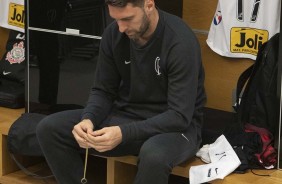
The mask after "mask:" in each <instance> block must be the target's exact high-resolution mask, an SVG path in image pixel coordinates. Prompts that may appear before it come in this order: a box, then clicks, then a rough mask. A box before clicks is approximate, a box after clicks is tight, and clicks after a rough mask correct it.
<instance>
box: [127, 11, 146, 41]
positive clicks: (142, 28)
mask: <svg viewBox="0 0 282 184" xmlns="http://www.w3.org/2000/svg"><path fill="white" fill-rule="evenodd" d="M149 27H150V21H149V18H148V16H147V15H146V14H145V12H144V15H143V18H142V24H141V26H140V28H139V31H137V32H136V33H135V34H134V35H132V36H131V37H129V38H130V39H132V40H133V41H135V42H138V40H139V39H140V38H141V37H142V36H144V34H145V33H146V32H147V31H148V30H149Z"/></svg>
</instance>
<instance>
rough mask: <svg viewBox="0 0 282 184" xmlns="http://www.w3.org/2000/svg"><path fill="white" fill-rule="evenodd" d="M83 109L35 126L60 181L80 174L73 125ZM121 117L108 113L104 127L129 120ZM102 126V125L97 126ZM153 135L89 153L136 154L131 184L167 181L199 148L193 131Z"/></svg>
mask: <svg viewBox="0 0 282 184" xmlns="http://www.w3.org/2000/svg"><path fill="white" fill-rule="evenodd" d="M81 114H82V110H69V111H63V112H59V113H55V114H51V115H49V116H47V117H46V118H44V119H43V120H42V121H41V122H40V123H39V125H38V127H37V137H38V140H39V143H40V146H41V148H42V150H43V153H44V155H45V158H46V160H47V163H48V165H49V167H50V168H51V170H52V172H53V174H54V175H55V178H56V180H57V181H58V183H60V184H79V183H81V182H80V180H81V178H82V177H83V169H84V161H83V159H82V158H81V153H84V152H85V149H83V148H80V147H79V145H78V144H77V142H76V140H75V139H74V137H73V135H72V129H73V127H74V125H76V124H77V123H79V122H80V119H81ZM132 121H133V120H132V119H130V118H126V117H124V116H118V115H116V116H110V118H107V119H106V120H105V122H104V123H103V124H104V125H106V126H111V125H117V124H119V123H120V124H122V123H130V122H132ZM100 128H102V127H100ZM192 132H193V131H191V135H190V134H188V135H187V133H185V135H183V134H182V133H180V132H175V133H163V134H158V135H155V136H153V137H151V138H149V139H147V140H144V141H136V142H129V143H121V144H120V145H118V146H117V147H116V148H114V149H113V150H110V151H107V152H103V153H100V152H98V151H96V150H94V149H89V154H95V155H102V156H125V155H138V158H139V160H138V171H137V175H136V177H135V181H134V184H167V183H168V178H169V174H170V173H171V170H172V168H173V167H174V166H176V165H178V164H180V163H182V162H184V161H186V160H187V159H189V158H191V157H193V156H194V155H195V154H196V151H197V150H198V148H199V143H197V138H196V135H194V134H195V132H194V133H192ZM187 172H188V171H187Z"/></svg>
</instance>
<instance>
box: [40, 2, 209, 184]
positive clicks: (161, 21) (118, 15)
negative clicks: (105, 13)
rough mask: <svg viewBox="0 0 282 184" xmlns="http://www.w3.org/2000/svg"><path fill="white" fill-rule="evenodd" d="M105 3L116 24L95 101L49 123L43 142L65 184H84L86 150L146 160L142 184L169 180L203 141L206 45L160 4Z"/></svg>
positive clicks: (104, 48) (104, 49)
mask: <svg viewBox="0 0 282 184" xmlns="http://www.w3.org/2000/svg"><path fill="white" fill-rule="evenodd" d="M105 2H106V3H107V5H108V8H109V13H110V16H111V17H112V18H113V19H114V20H115V21H114V22H113V23H111V24H110V25H109V26H108V27H107V28H106V30H105V32H104V34H103V36H102V38H103V39H102V41H101V46H100V51H99V59H98V64H97V70H96V75H95V76H96V77H95V81H94V85H93V88H92V90H91V93H90V96H89V100H88V103H87V105H86V107H85V108H84V109H83V110H82V109H81V110H70V111H63V112H59V113H56V114H52V115H49V116H47V117H46V118H45V119H43V120H42V121H41V122H40V124H39V125H38V127H37V136H38V139H39V142H40V145H41V147H42V150H43V152H44V155H45V157H46V160H47V162H48V164H49V166H50V168H51V170H52V172H53V174H54V175H55V177H56V180H57V181H58V183H61V184H72V183H73V184H78V183H80V180H81V178H82V177H83V175H84V173H83V172H84V165H83V163H84V162H83V160H82V159H81V153H84V152H85V148H89V154H95V155H102V156H125V155H138V157H139V161H138V172H137V175H136V177H135V181H134V183H135V184H165V183H168V178H169V174H170V172H171V170H172V168H173V167H174V166H176V165H178V164H180V163H182V162H184V161H186V160H187V159H189V158H191V157H193V156H194V155H195V154H196V152H197V150H198V149H199V146H200V143H201V127H202V119H203V113H202V108H203V106H204V104H205V101H206V95H205V91H204V71H203V67H202V63H201V52H200V47H199V43H198V41H197V38H196V37H195V35H194V33H193V31H192V30H191V29H190V28H189V27H187V25H186V24H185V23H184V22H183V21H182V19H180V18H179V17H176V16H174V15H171V14H168V13H166V12H164V11H162V10H160V9H158V8H156V6H155V3H154V0H105ZM74 87H75V86H74ZM77 95H79V94H77ZM187 172H188V171H187Z"/></svg>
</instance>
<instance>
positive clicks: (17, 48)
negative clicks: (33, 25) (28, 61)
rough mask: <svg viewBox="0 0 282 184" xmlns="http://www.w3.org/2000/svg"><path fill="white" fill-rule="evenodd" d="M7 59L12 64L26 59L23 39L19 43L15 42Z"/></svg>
mask: <svg viewBox="0 0 282 184" xmlns="http://www.w3.org/2000/svg"><path fill="white" fill-rule="evenodd" d="M6 60H8V61H9V62H10V64H14V63H18V64H19V63H21V62H23V61H24V60H25V56H24V42H23V41H21V42H20V43H19V44H18V43H15V44H14V45H13V49H12V50H11V51H9V52H8V53H7V56H6Z"/></svg>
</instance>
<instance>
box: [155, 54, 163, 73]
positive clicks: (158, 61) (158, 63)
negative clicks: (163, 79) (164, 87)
mask: <svg viewBox="0 0 282 184" xmlns="http://www.w3.org/2000/svg"><path fill="white" fill-rule="evenodd" d="M160 68H161V67H160V57H156V59H155V71H156V72H157V75H161V74H162V73H161V72H160Z"/></svg>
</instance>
